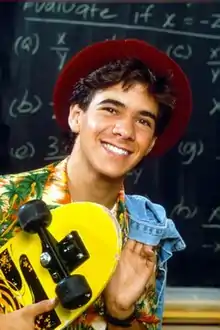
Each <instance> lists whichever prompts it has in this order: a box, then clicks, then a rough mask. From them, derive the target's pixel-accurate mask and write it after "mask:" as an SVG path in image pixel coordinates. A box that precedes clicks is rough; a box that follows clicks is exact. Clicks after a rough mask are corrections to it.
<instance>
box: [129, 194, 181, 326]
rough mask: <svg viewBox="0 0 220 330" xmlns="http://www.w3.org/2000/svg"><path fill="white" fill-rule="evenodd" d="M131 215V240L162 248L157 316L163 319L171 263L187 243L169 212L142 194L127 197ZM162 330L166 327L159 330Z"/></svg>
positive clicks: (157, 285)
mask: <svg viewBox="0 0 220 330" xmlns="http://www.w3.org/2000/svg"><path fill="white" fill-rule="evenodd" d="M125 202H126V207H127V209H128V212H129V219H130V221H129V238H130V239H133V240H136V241H138V242H141V243H144V244H149V245H152V246H158V245H160V249H159V253H158V258H159V260H158V268H159V274H158V276H157V280H156V291H157V316H158V317H159V318H160V319H162V316H163V309H164V293H165V287H166V279H167V261H168V259H169V258H170V257H172V255H173V252H176V251H180V250H183V249H184V248H185V243H184V241H183V240H182V238H181V236H180V234H179V233H178V231H177V229H176V227H175V224H174V222H173V221H172V220H171V219H169V218H167V216H166V212H165V209H164V208H163V207H162V206H161V205H159V204H155V203H152V202H151V201H150V200H149V199H148V198H146V197H143V196H139V195H126V196H125ZM160 329H162V325H160V326H159V327H158V330H160Z"/></svg>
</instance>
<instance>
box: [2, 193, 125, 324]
mask: <svg viewBox="0 0 220 330" xmlns="http://www.w3.org/2000/svg"><path fill="white" fill-rule="evenodd" d="M18 221H19V223H20V226H21V228H22V229H23V230H22V231H20V232H19V233H18V234H17V235H16V236H15V237H13V238H11V239H10V240H9V241H8V242H7V243H6V244H5V245H4V246H3V247H2V248H1V249H0V312H1V313H8V312H11V311H14V310H17V309H19V308H22V307H24V306H26V305H30V304H32V303H36V302H38V301H41V300H43V299H48V298H49V299H51V298H54V297H56V296H57V297H58V301H59V304H58V306H57V307H56V308H55V309H54V310H53V311H51V312H47V313H44V314H42V315H39V316H37V318H36V321H35V328H36V329H42V330H43V329H56V330H60V329H63V328H65V327H66V326H67V325H68V324H70V323H72V321H73V320H75V319H76V318H77V317H79V316H80V315H81V314H82V313H83V312H84V311H85V310H86V309H87V308H88V307H89V306H90V305H91V304H92V303H93V302H94V301H95V300H96V299H97V297H98V296H99V295H100V294H101V292H102V291H103V290H104V288H105V286H106V284H107V283H108V281H109V279H110V277H111V275H112V274H113V272H114V270H115V268H116V266H117V262H118V258H119V255H120V252H121V247H122V238H121V230H120V226H119V224H118V222H117V220H116V219H115V218H114V217H113V215H112V214H111V213H110V211H109V210H108V209H106V208H105V207H103V206H101V205H99V204H95V203H90V202H76V203H71V204H66V205H63V206H60V207H57V208H55V209H53V210H51V211H50V210H49V209H48V207H47V205H46V204H45V203H44V202H43V201H42V200H33V201H30V202H27V203H26V204H24V205H23V206H22V207H21V208H20V209H19V211H18Z"/></svg>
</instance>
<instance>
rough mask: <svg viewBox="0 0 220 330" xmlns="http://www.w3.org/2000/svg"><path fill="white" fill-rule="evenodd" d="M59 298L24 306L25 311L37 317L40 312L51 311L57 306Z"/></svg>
mask: <svg viewBox="0 0 220 330" xmlns="http://www.w3.org/2000/svg"><path fill="white" fill-rule="evenodd" d="M57 303H58V301H57V299H56V298H55V299H48V300H42V301H40V302H38V303H36V304H33V305H29V306H27V307H24V310H23V312H24V313H25V314H27V315H28V316H31V317H35V316H37V315H39V314H42V313H45V312H49V311H51V310H52V309H54V308H55V307H56V306H57Z"/></svg>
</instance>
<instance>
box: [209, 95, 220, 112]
mask: <svg viewBox="0 0 220 330" xmlns="http://www.w3.org/2000/svg"><path fill="white" fill-rule="evenodd" d="M212 103H213V107H212V109H211V110H210V111H209V114H210V116H213V115H214V114H215V113H216V112H217V111H220V101H216V99H215V98H212Z"/></svg>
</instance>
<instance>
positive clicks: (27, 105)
mask: <svg viewBox="0 0 220 330" xmlns="http://www.w3.org/2000/svg"><path fill="white" fill-rule="evenodd" d="M32 101H33V103H32V102H31V101H29V100H28V90H27V89H26V90H25V92H24V96H23V98H22V100H20V101H19V100H18V99H14V100H13V101H12V102H11V104H10V106H9V114H10V116H11V117H13V118H16V117H17V116H18V114H31V115H32V114H34V113H36V112H37V111H39V110H40V108H41V107H42V101H41V99H40V97H39V96H38V95H33V100H32Z"/></svg>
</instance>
